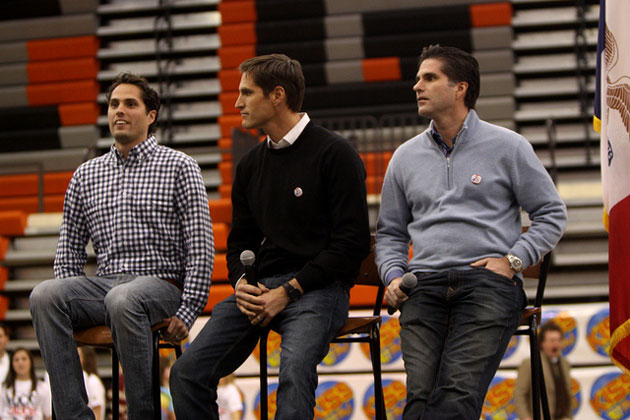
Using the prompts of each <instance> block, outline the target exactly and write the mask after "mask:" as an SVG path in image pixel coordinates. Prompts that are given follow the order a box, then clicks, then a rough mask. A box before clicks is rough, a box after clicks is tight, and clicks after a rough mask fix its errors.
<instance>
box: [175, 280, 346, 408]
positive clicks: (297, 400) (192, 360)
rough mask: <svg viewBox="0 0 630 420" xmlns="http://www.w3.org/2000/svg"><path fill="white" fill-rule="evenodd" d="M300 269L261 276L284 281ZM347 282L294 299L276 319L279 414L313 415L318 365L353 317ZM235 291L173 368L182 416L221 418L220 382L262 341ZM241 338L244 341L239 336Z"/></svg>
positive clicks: (274, 284) (271, 283)
mask: <svg viewBox="0 0 630 420" xmlns="http://www.w3.org/2000/svg"><path fill="white" fill-rule="evenodd" d="M293 277H294V273H292V274H287V275H281V276H275V277H269V278H266V279H262V280H259V281H260V282H261V283H263V284H265V285H266V286H267V287H268V288H270V289H273V288H275V287H279V286H280V285H281V284H282V283H284V282H286V281H288V280H290V279H291V278H293ZM348 306H349V295H348V290H347V288H346V287H345V286H344V285H342V284H340V283H333V284H331V285H329V286H327V287H325V288H323V289H319V290H314V291H311V292H308V293H306V294H305V295H304V296H303V297H302V298H301V299H300V300H298V301H297V302H294V303H290V304H289V305H288V306H287V307H286V308H285V309H284V310H283V311H282V312H280V313H279V314H278V315H276V317H275V318H274V319H273V321H272V322H271V324H270V325H271V327H272V328H273V329H274V330H275V331H277V332H278V333H279V334H280V335H281V336H282V343H281V349H282V352H281V355H280V373H279V384H278V392H277V411H276V415H275V419H276V420H283V419H312V418H313V415H314V407H315V389H316V388H317V365H318V364H319V363H320V362H321V361H322V359H323V358H324V357H325V356H326V354H327V353H328V349H329V344H330V341H331V340H332V339H333V338H334V336H335V334H336V332H337V331H338V330H339V328H341V327H342V326H343V324H344V323H345V320H346V318H347V317H348ZM250 326H251V324H250V322H249V320H248V319H247V317H246V316H245V315H243V313H242V312H241V311H240V310H239V309H238V308H237V307H236V298H235V296H234V295H232V296H230V297H228V298H227V299H225V300H224V301H222V302H220V303H219V304H217V305H216V306H215V307H214V308H213V310H212V317H211V318H210V320H209V321H208V323H207V324H206V325H205V326H204V328H203V329H202V330H201V332H200V333H199V335H198V336H197V337H196V338H195V339H194V340H193V342H192V343H191V344H190V347H189V348H188V350H187V351H186V352H185V353H184V354H183V355H182V357H180V358H179V359H178V360H177V362H176V363H175V364H174V365H173V369H172V370H171V379H170V385H171V394H172V397H173V406H174V408H175V415H176V416H177V418H180V417H181V418H183V419H187V420H196V419H200V420H201V419H203V420H206V419H218V418H219V417H218V411H217V403H216V399H217V384H218V382H219V379H220V378H221V377H223V376H226V375H228V374H230V373H232V372H233V371H235V370H236V369H237V368H238V367H239V366H240V365H241V364H242V363H243V362H244V361H245V360H246V359H247V358H248V357H249V355H250V354H251V352H252V351H253V350H254V348H255V347H256V343H257V342H258V338H259V337H260V333H261V329H260V328H258V327H256V328H250ZM239 340H240V341H239Z"/></svg>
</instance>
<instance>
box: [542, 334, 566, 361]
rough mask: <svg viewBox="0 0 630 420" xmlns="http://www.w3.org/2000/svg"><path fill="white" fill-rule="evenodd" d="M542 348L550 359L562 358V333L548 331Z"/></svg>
mask: <svg viewBox="0 0 630 420" xmlns="http://www.w3.org/2000/svg"><path fill="white" fill-rule="evenodd" d="M540 347H541V348H542V351H543V353H545V354H546V355H547V356H548V357H551V358H554V357H558V356H560V353H561V352H562V333H560V332H559V331H547V332H546V333H545V339H544V340H543V341H542V343H540Z"/></svg>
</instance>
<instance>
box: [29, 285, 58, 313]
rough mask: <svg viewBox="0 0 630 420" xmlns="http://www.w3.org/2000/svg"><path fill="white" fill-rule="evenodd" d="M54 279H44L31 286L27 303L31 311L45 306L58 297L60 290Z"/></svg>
mask: <svg viewBox="0 0 630 420" xmlns="http://www.w3.org/2000/svg"><path fill="white" fill-rule="evenodd" d="M54 282H55V281H54V280H44V281H43V282H41V283H39V284H38V285H37V286H35V287H34V288H33V290H32V291H31V295H30V296H29V299H28V303H29V306H30V308H31V311H37V310H39V308H45V307H47V306H49V305H51V304H53V303H54V302H55V301H56V300H58V299H59V297H60V295H61V293H60V292H61V290H60V288H59V286H58V285H56V284H54Z"/></svg>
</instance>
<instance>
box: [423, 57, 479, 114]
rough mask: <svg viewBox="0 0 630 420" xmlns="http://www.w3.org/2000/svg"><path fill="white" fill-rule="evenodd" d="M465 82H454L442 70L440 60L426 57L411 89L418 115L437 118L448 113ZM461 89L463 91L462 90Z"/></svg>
mask: <svg viewBox="0 0 630 420" xmlns="http://www.w3.org/2000/svg"><path fill="white" fill-rule="evenodd" d="M465 86H467V84H466V83H465V82H459V83H454V82H451V81H449V80H448V77H447V76H446V74H444V73H443V72H442V62H441V61H440V60H438V59H434V58H427V59H426V60H424V61H423V62H422V64H420V68H419V69H418V74H417V75H416V84H415V85H414V86H413V90H414V92H415V93H416V101H417V103H418V115H420V116H421V117H426V118H431V119H439V118H440V117H441V116H443V115H446V114H450V113H452V112H453V110H454V108H455V104H456V101H457V98H458V97H459V96H461V95H462V92H463V94H465ZM462 89H463V91H462Z"/></svg>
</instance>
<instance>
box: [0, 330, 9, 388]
mask: <svg viewBox="0 0 630 420" xmlns="http://www.w3.org/2000/svg"><path fill="white" fill-rule="evenodd" d="M7 344H9V331H8V330H7V326H6V325H4V324H3V323H2V322H0V383H2V382H3V381H4V380H5V379H6V377H7V373H9V365H10V364H11V361H10V360H9V353H7Z"/></svg>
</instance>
